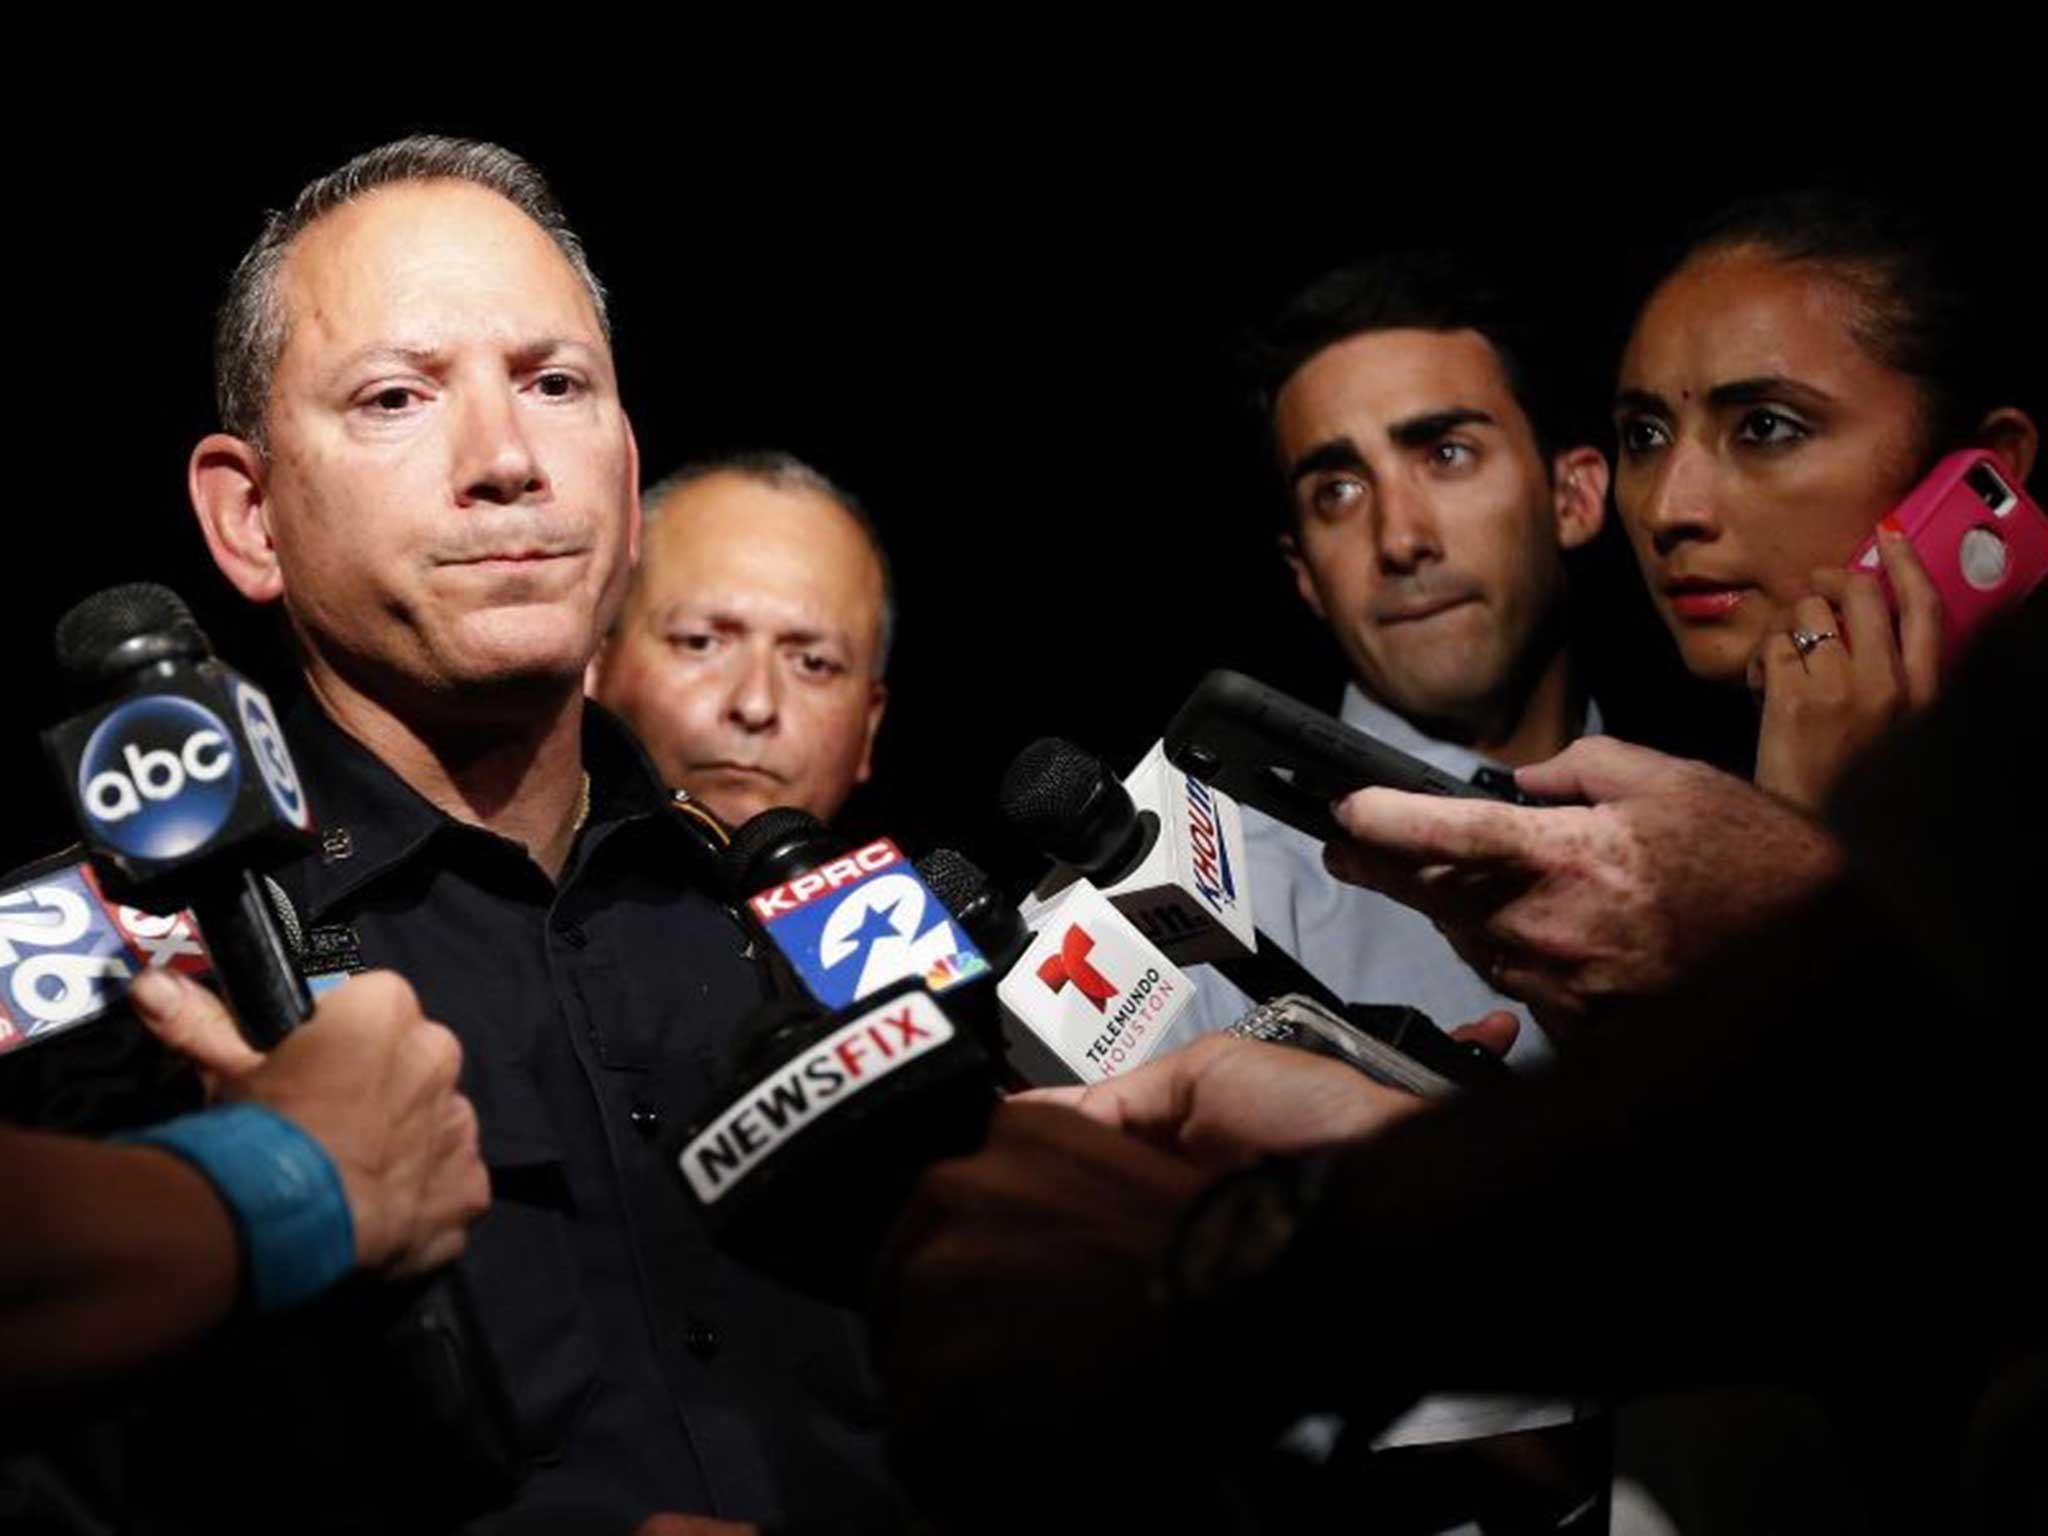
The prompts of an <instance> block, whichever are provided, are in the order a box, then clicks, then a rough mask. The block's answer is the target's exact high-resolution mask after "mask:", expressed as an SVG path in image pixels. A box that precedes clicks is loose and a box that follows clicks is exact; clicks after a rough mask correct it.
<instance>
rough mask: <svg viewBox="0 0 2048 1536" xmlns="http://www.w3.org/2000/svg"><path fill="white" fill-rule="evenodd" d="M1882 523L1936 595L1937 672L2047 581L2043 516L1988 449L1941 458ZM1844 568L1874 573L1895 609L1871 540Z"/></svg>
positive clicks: (2047, 517) (2047, 516)
mask: <svg viewBox="0 0 2048 1536" xmlns="http://www.w3.org/2000/svg"><path fill="white" fill-rule="evenodd" d="M1885 523H1886V525H1887V526H1891V527H1894V528H1896V529H1897V530H1898V531H1900V532H1902V533H1904V534H1905V535H1906V537H1907V538H1908V539H1910V540H1911V541H1912V544H1913V552H1914V553H1915V554H1917V555H1918V556H1919V557H1920V563H1921V564H1922V565H1924V566H1925V567H1927V574H1928V576H1929V577H1930V578H1931V579H1932V580H1933V582H1934V585H1935V589H1936V590H1937V591H1939V592H1940V593H1941V603H1942V620H1941V627H1942V637H1941V639H1942V644H1941V664H1942V667H1943V669H1944V670H1946V669H1947V668H1949V667H1951V666H1953V665H1954V664H1955V661H1956V658H1957V657H1958V656H1960V655H1961V654H1962V653H1963V649H1964V647H1965V646H1967V645H1968V644H1969V641H1970V637H1971V636H1972V635H1974V634H1975V633H1976V632H1977V630H1978V629H1979V628H1980V627H1982V625H1983V623H1984V621H1985V620H1986V619H1988V618H1990V617H1991V615H1992V614H1994V613H1997V612H1998V611H1999V610H2001V609H2003V608H2007V607H2010V606H2011V605H2012V604H2014V603H2017V602H2019V601H2020V600H2021V599H2023V598H2024V597H2026V595H2027V594H2028V593H2029V592H2031V591H2033V590H2034V588H2035V587H2037V586H2039V585H2040V584H2041V581H2042V578H2043V577H2048V513H2044V512H2043V511H2042V510H2041V509H2040V508H2039V507H2038V506H2036V505H2035V504H2034V502H2033V500H2032V498H2031V497H2029V496H2028V495H2027V493H2026V489H2025V488H2024V487H2023V486H2021V485H2020V484H2019V483H2018V482H2017V481H2015V480H2014V479H2013V477H2012V472H2011V471H2010V470H2008V469H2007V468H2006V467H2005V465H2004V463H2003V462H2001V461H2000V459H1999V457H1998V455H1997V454H1995V453H1992V452H1990V451H1989V450H1988V449H1983V448H1966V449H1964V450H1962V451H1961V452H1960V453H1952V454H1950V455H1949V456H1948V457H1947V458H1945V459H1943V460H1942V461H1941V462H1940V463H1939V464H1937V465H1935V466H1934V468H1933V469H1932V470H1931V471H1930V472H1929V473H1928V475H1927V478H1926V479H1924V480H1922V481H1921V482H1920V483H1919V484H1918V485H1917V486H1915V487H1914V488H1913V491H1912V493H1911V494H1910V495H1908V496H1907V497H1906V499H1905V500H1904V501H1902V502H1900V503H1899V504H1898V506H1897V507H1896V508H1895V509H1893V511H1892V514H1891V516H1890V517H1888V518H1887V519H1885ZM1849 568H1850V569H1851V570H1859V571H1873V572H1875V573H1876V575H1877V578H1878V580H1879V581H1880V582H1882V583H1883V584H1884V595H1885V601H1886V602H1888V603H1890V604H1891V606H1892V611H1893V612H1894V613H1896V612H1897V611H1898V602H1897V600H1896V598H1894V597H1893V595H1892V589H1891V582H1890V581H1888V580H1887V579H1886V578H1885V574H1884V563H1883V561H1882V560H1881V559H1880V557H1879V555H1878V552H1877V535H1876V534H1872V535H1871V536H1870V538H1869V539H1868V540H1867V541H1866V542H1865V543H1864V545H1863V547H1862V548H1861V549H1859V550H1857V551H1856V557H1855V558H1854V559H1853V560H1851V561H1850V562H1849Z"/></svg>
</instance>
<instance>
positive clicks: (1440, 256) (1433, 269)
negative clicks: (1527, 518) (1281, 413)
mask: <svg viewBox="0 0 2048 1536" xmlns="http://www.w3.org/2000/svg"><path fill="white" fill-rule="evenodd" d="M1399 330H1419V331H1476V332H1478V333H1479V334H1480V335H1481V336H1483V337H1485V338H1486V341H1487V343H1488V345H1490V346H1491V347H1492V348H1493V351H1494V355H1495V356H1496V357H1498V358H1499V359H1500V366H1501V372H1502V374H1503V375H1504V376H1505V377H1506V379H1507V385H1508V389H1509V391H1510V392H1511V393H1512V394H1513V395H1514V397H1515V403H1516V404H1517V405H1519V406H1520V407H1521V408H1522V414H1523V415H1524V416H1526V417H1528V418H1529V426H1530V429H1531V430H1532V431H1533V432H1534V434H1535V437H1536V447H1537V451H1538V452H1539V453H1541V454H1542V456H1543V462H1544V469H1545V471H1546V472H1548V470H1549V467H1550V461H1551V459H1552V457H1553V456H1554V455H1556V454H1558V453H1560V452H1562V451H1563V450H1564V449H1566V448H1570V447H1573V446H1575V445H1576V444H1578V443H1580V442H1590V441H1592V440H1593V434H1591V433H1590V432H1588V431H1587V430H1586V429H1585V425H1584V424H1583V423H1582V422H1581V421H1580V420H1579V414H1578V413H1575V412H1573V411H1572V410H1571V408H1570V392H1569V391H1568V390H1567V389H1565V388H1563V387H1562V386H1561V381H1560V379H1559V377H1558V368H1557V364H1556V352H1555V350H1554V348H1553V346H1552V344H1551V341H1550V338H1549V336H1548V334H1547V329H1546V327H1545V325H1544V324H1543V323H1541V322H1540V321H1538V319H1537V318H1536V317H1535V315H1534V314H1533V313H1532V310H1531V308H1530V306H1529V305H1528V304H1527V303H1526V301H1525V300H1524V299H1523V298H1522V296H1521V295H1519V294H1518V293H1516V292H1515V291H1514V290H1513V289H1512V288H1510V287H1509V285H1507V284H1506V283H1504V282H1502V281H1501V280H1500V279H1499V278H1498V277H1496V276H1495V275H1494V274H1492V273H1491V272H1489V271H1487V270H1486V269H1485V268H1484V267H1483V266H1481V265H1480V264H1479V263H1478V262H1476V261H1474V260H1473V259H1472V258H1470V257H1468V256H1466V255H1465V254H1464V253H1462V252H1458V251H1450V250H1414V251H1392V252H1387V253H1385V254H1382V255H1378V256H1374V257H1371V258H1369V259H1367V260H1365V261H1360V262H1356V263H1353V264H1352V265H1350V266H1346V267H1340V268H1338V269H1337V270H1336V271H1334V272H1329V273H1325V274H1324V275H1323V276H1322V277H1319V278H1317V279H1316V280H1315V281H1314V282H1313V283H1311V284H1309V285H1308V287H1306V288H1304V289H1302V290H1301V292H1299V293H1297V294H1296V295H1295V296H1294V297H1293V298H1292V299H1290V300H1289V301H1288V302H1287V304H1286V305H1285V306H1284V307H1282V309H1281V310H1280V312H1279V314H1277V315H1275V316H1274V317H1273V319H1272V320H1271V321H1269V322H1268V323H1267V324H1266V325H1265V326H1263V327H1262V328H1260V329H1259V330H1258V331H1257V332H1256V333H1254V334H1253V335H1252V336H1251V337H1249V338H1248V339H1247V340H1246V341H1245V343H1244V344H1243V346H1242V348H1241V349H1240V355H1239V361H1240V366H1241V367H1242V369H1243V372H1244V375H1245V379H1246V382H1247V383H1248V384H1249V386H1250V389H1251V404H1252V407H1253V409H1254V410H1255V411H1256V412H1257V416H1258V422H1259V426H1260V429H1261V430H1262V431H1263V432H1265V433H1266V435H1267V437H1268V439H1269V440H1270V439H1271V436H1272V430H1273V405H1274V401H1275V400H1276V399H1277V398H1278V396H1279V394H1280V391H1281V389H1282V387H1283V386H1285V384H1286V383H1287V381H1288V380H1289V379H1291V378H1293V377H1294V375H1295V374H1296V373H1297V372H1298V371H1300V369H1301V367H1302V365H1303V364H1305V363H1307V362H1308V360H1309V359H1310V358H1312V357H1314V356H1315V355H1316V354H1317V353H1318V352H1321V351H1323V350H1324V349H1325V348H1327V347H1333V346H1335V345H1336V344H1337V343H1338V342H1340V341H1348V340H1349V339H1350V338H1351V337H1353V336H1363V335H1366V334H1368V333H1370V332H1373V331H1399ZM1289 517H1290V523H1291V518H1292V513H1291V511H1290V514H1289Z"/></svg>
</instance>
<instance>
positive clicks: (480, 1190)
mask: <svg viewBox="0 0 2048 1536" xmlns="http://www.w3.org/2000/svg"><path fill="white" fill-rule="evenodd" d="M129 1000H130V1002H131V1003H132V1004H133V1006H134V1009H135V1013H136V1016H137V1017H138V1018H140V1019H141V1020H142V1022H143V1024H144V1025H146V1026H147V1027H148V1028H149V1030H150V1031H151V1032H152V1033H153V1034H155V1035H156V1036H157V1037H158V1038H159V1039H160V1040H162V1041H163V1042H164V1043H165V1044H166V1045H168V1046H170V1047H171V1048H172V1049H173V1050H176V1051H177V1052H179V1054H181V1055H183V1056H184V1057H186V1058H187V1059H188V1060H190V1061H191V1062H192V1063H193V1064H194V1065H195V1066H197V1067H199V1068H200V1069H201V1070H203V1071H204V1072H206V1073H207V1075H208V1076H209V1078H210V1079H211V1081H212V1083H213V1085H214V1088H213V1093H212V1095H211V1096H212V1097H213V1098H214V1100H215V1101H216V1102H218V1103H226V1104H234V1103H255V1104H261V1105H263V1106H265V1107H266V1108H269V1109H271V1110H274V1111H275V1112H276V1113H278V1114H280V1115H282V1116H284V1117H285V1118H286V1119H288V1120H290V1121H291V1122H292V1123H293V1124H295V1125H297V1126H298V1127H299V1128H300V1129H301V1130H303V1131H305V1132H306V1133H307V1134H308V1135H310V1136H311V1137H312V1138H313V1139H314V1140H315V1141H316V1142H318V1143H319V1144H320V1147H321V1149H322V1150H323V1151H324V1152H325V1153H326V1154H327V1156H328V1158H329V1160H330V1161H331V1162H332V1163H333V1164H334V1168H335V1171H336V1173H337V1174H339V1176H340V1179H341V1185H342V1190H343V1194H344V1196H345V1198H346V1200H347V1205H348V1215H349V1219H350V1225H351V1229H352V1235H353V1239H354V1267H355V1268H356V1269H358V1270H360V1271H365V1272H372V1273H381V1274H385V1275H388V1276H390V1277H392V1278H394V1279H397V1278H404V1277H407V1276H411V1275H420V1274H425V1273H427V1272H429V1271H431V1270H434V1269H438V1268H440V1267H441V1266H443V1265H445V1264H449V1263H452V1262H453V1261H454V1260H455V1259H456V1258H457V1257H459V1256H460V1254H461V1253H462V1250H463V1246H464V1243H465V1242H466V1240H467V1232H468V1228H469V1226H470V1225H471V1224H472V1223H473V1222H475V1221H476V1220H477V1219H478V1218H479V1217H480V1216H482V1215H483V1214H484V1211H485V1210H486V1209H487V1208H488V1207H489V1205H490V1178H489V1175H488V1174H487V1173H486V1172H485V1170H484V1165H483V1160H482V1158H481V1156H480V1155H479V1153H478V1150H477V1123H476V1111H475V1109H474V1108H473V1107H472V1106H471V1104H470V1102H469V1100H468V1099H466V1098H464V1097H463V1096H462V1094H461V1093H460V1092H458V1091H457V1089H456V1086H455V1084H456V1079H457V1076H458V1075H459V1073H460V1070H461V1065H462V1047H461V1046H460V1045H459V1044H458V1043H457V1042H456V1039H455V1036H454V1035H453V1034H451V1033H450V1032H449V1031H448V1030H447V1029H445V1028H444V1027H442V1026H441V1025H439V1024H436V1023H433V1022H432V1021H430V1020H429V1019H427V1017H426V1016H425V1015H424V1014H423V1013H422V1012H421V1011H420V1006H419V1000H418V999H417V998H416V997H415V996H414V995H413V991H412V988H411V987H409V986H407V985H406V983H405V981H404V980H403V979H402V978H401V977H399V976H397V975H396V974H394V973H392V972H389V971H376V972H370V973H367V974H365V975H362V976H357V977H354V978H352V979H350V980H349V981H347V982H345V983H343V984H342V985H341V986H339V987H336V988H335V989H333V990H332V991H330V992H328V993H327V994H326V995H325V996H323V997H322V998H321V1000H320V1002H319V1005H318V1006H317V1007H316V1008H315V1009H314V1013H313V1017H312V1018H311V1019H310V1020H309V1021H308V1022H307V1024H306V1025H305V1026H304V1027H303V1028H301V1029H299V1030H296V1031H294V1032H293V1033H292V1035H291V1036H290V1037H289V1038H288V1039H286V1040H284V1041H283V1042H282V1043H281V1044H279V1045H278V1047H277V1048H276V1049H275V1050H273V1051H272V1052H270V1054H269V1055H267V1056H266V1055H264V1054H263V1053H262V1052H260V1051H257V1050H255V1049H253V1048H252V1047H251V1046H250V1045H249V1044H248V1043H247V1042H246V1041H244V1040H243V1039H242V1037H241V1035H240V1034H239V1033H238V1032H237V1030H236V1029H235V1025H234V1021H233V1020H232V1019H231V1018H230V1017H229V1016H228V1012H227V1010H226V1009H225V1008H224V1007H223V1006H222V1005H221V1003H220V1000H219V999H218V998H216V997H215V996H214V995H213V994H212V993H211V992H208V991H207V990H206V989H205V988H204V987H201V986H199V985H198V984H197V983H196V982H193V981H190V980H188V979H186V978H184V977H180V976H177V975H175V974H174V973H172V972H169V971H161V970H154V971H146V972H144V973H143V974H142V975H141V976H139V977H137V978H136V981H135V984H134V986H133V987H132V988H131V989H130V991H129Z"/></svg>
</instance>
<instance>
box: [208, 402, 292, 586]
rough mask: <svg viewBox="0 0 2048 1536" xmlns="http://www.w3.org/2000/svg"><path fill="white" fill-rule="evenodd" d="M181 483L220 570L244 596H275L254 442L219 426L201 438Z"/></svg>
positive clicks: (267, 513)
mask: <svg viewBox="0 0 2048 1536" xmlns="http://www.w3.org/2000/svg"><path fill="white" fill-rule="evenodd" d="M185 488H186V490H187V491H188V492H189V493H190V495H191V497H192V510H193V511H194V512H195V513H197V514H198V517H199V531H200V533H202V534H203V535H205V538H206V548H207V550H208V552H209V553H211V554H212V556H213V563H214V564H215V565H217V566H219V567H220V570H221V574H222V575H223V576H225V577H227V579H228V580H229V581H230V582H232V583H233V584H234V588H235V590H236V591H237V592H239V593H241V594H242V596H244V597H246V598H248V599H249V601H250V602H252V603H269V602H275V601H276V600H277V599H278V597H279V596H280V595H282V593H283V592H284V577H283V576H282V574H280V572H279V570H278V562H277V540H276V538H275V535H274V532H273V530H272V527H271V506H270V496H269V485H268V482H267V480H266V478H265V465H264V462H263V455H262V454H261V453H259V452H258V451H257V450H256V446H255V445H254V444H253V443H250V442H248V441H246V440H244V439H242V438H239V437H230V436H229V435H228V434H227V433H225V432H216V433H214V434H212V435H211V436H210V437H203V438H201V439H200V440H199V445H198V446H197V447H196V448H194V449H193V450H192V460H191V463H190V464H188V465H187V466H186V470H185Z"/></svg>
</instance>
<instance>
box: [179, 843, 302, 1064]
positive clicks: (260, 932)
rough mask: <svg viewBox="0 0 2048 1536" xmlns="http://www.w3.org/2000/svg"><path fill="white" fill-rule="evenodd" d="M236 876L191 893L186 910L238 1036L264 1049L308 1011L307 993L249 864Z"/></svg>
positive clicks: (267, 900)
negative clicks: (216, 886) (214, 888)
mask: <svg viewBox="0 0 2048 1536" xmlns="http://www.w3.org/2000/svg"><path fill="white" fill-rule="evenodd" d="M238 876H239V878H237V879H235V880H233V881H232V883H230V884H229V885H228V886H227V888H226V889H224V890H217V891H213V892H209V893H207V894H205V895H202V896H199V897H197V898H196V899H195V900H194V901H193V903H192V915H193V916H194V917H196V918H197V919H198V920H199V932H200V934H201V936H202V937H203V938H204V939H205V940H206V947H207V949H208V950H209V951H210V952H211V953H212V955H213V973H214V974H215V975H216V976H218V977H219V978H220V983H221V990H222V991H224V992H226V993H227V998H228V1005H229V1007H230V1008H231V1009H232V1010H233V1012H234V1015H235V1022H236V1023H237V1024H238V1025H239V1026H240V1027H241V1031H242V1038H243V1039H245V1040H247V1041H248V1042H249V1043H250V1044H251V1045H253V1046H254V1047H256V1049H257V1050H259V1051H268V1050H271V1049H273V1048H274V1047H276V1046H277V1045H278V1044H279V1043H280V1042H281V1041H282V1040H283V1039H284V1037H285V1036H286V1035H288V1034H290V1033H291V1032H292V1031H293V1030H295V1029H297V1028H298V1027H299V1026H300V1025H301V1024H303V1023H305V1022H306V1020H307V1019H308V1018H310V1017H311V1016H312V1013H313V996H312V994H311V993H310V992H308V991H307V990H306V983H305V981H304V979H303V978H301V977H300V975H299V968H298V966H297V965H295V964H293V962H292V956H291V950H290V949H289V948H288V947H287V945H286V944H285V939H284V935H283V934H282V933H280V932H279V931H278V925H277V914H276V912H275V911H273V910H272V908H271V905H270V900H269V897H268V896H267V895H266V894H265V892H264V889H263V882H262V880H261V878H260V877H259V876H258V875H257V874H256V872H255V871H254V870H252V869H243V870H240V871H238Z"/></svg>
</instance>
